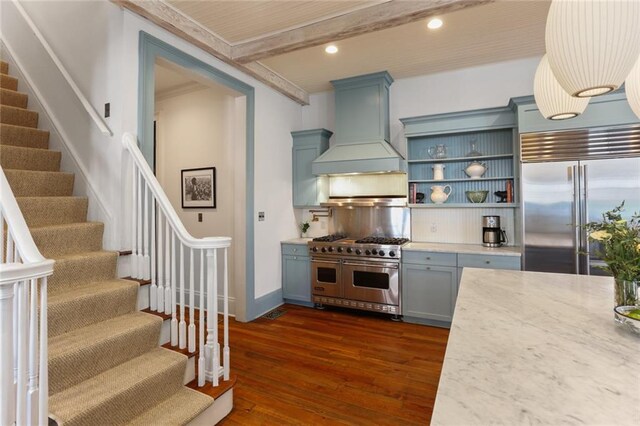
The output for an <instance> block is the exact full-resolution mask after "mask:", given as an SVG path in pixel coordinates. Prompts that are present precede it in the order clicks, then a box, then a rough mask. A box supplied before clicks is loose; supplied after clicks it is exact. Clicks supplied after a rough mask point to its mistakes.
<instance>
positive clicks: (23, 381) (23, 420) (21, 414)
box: [16, 281, 29, 425]
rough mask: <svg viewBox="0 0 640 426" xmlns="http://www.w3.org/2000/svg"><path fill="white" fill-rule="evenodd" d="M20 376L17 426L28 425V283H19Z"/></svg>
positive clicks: (18, 357) (17, 385)
mask: <svg viewBox="0 0 640 426" xmlns="http://www.w3.org/2000/svg"><path fill="white" fill-rule="evenodd" d="M16 297H17V299H18V356H17V358H16V360H17V361H18V362H17V365H18V375H17V377H16V392H17V397H16V424H18V425H24V424H27V362H28V356H29V355H28V353H27V282H26V281H20V282H19V283H18V291H17V294H16Z"/></svg>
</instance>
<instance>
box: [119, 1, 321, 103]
mask: <svg viewBox="0 0 640 426" xmlns="http://www.w3.org/2000/svg"><path fill="white" fill-rule="evenodd" d="M111 1H112V2H113V3H115V4H118V5H120V6H121V7H123V8H125V9H128V10H130V11H132V12H135V13H137V14H138V15H140V16H142V17H143V18H146V19H148V20H150V21H151V22H153V23H154V24H156V25H158V26H160V27H162V28H164V29H165V30H167V31H169V32H170V33H172V34H175V35H177V36H178V37H180V38H182V39H184V40H186V41H188V42H189V43H191V44H193V45H195V46H197V47H199V48H200V49H202V50H204V51H205V52H207V53H210V54H211V55H213V56H215V57H216V58H218V59H220V60H221V61H224V62H226V63H228V64H230V65H232V66H234V67H235V68H237V69H239V70H240V71H242V72H244V73H246V74H249V75H250V76H252V77H254V78H255V79H257V80H258V81H261V82H262V83H264V84H266V85H267V86H269V87H271V88H273V89H275V90H277V91H278V92H280V93H282V94H283V95H285V96H287V97H289V98H291V99H293V100H294V101H296V102H297V103H299V104H301V105H308V104H309V94H308V93H307V92H305V91H304V90H303V89H301V88H300V87H298V86H296V85H295V84H293V83H292V82H290V81H289V80H287V79H285V78H284V77H282V76H281V75H280V74H278V73H276V72H275V71H273V70H271V69H270V68H268V67H266V66H264V65H262V64H261V63H259V62H254V63H244V64H241V63H239V62H237V61H235V60H234V59H233V58H232V57H231V51H232V46H231V45H230V44H229V43H227V42H226V41H225V40H223V39H221V38H220V37H218V36H217V35H215V34H214V33H212V32H211V31H209V30H207V29H206V28H204V27H203V26H201V25H199V24H198V23H197V22H195V21H194V20H192V19H191V18H189V17H188V16H186V15H184V14H183V13H182V12H180V11H178V10H177V9H175V8H174V7H172V6H171V5H169V4H168V3H165V2H164V1H163V0H111Z"/></svg>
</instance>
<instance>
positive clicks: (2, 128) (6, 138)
mask: <svg viewBox="0 0 640 426" xmlns="http://www.w3.org/2000/svg"><path fill="white" fill-rule="evenodd" d="M0 144H1V145H11V146H23V147H25V148H42V149H47V148H49V132H48V131H46V130H40V129H33V128H31V127H24V126H14V125H12V124H0Z"/></svg>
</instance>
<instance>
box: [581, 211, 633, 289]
mask: <svg viewBox="0 0 640 426" xmlns="http://www.w3.org/2000/svg"><path fill="white" fill-rule="evenodd" d="M623 210H624V201H623V202H622V204H620V205H619V206H618V207H616V208H614V209H613V210H610V211H608V212H605V213H603V215H602V221H599V222H589V223H587V224H586V225H584V227H585V228H586V229H587V231H589V239H590V240H591V241H597V242H598V243H599V244H598V245H599V248H598V249H596V255H597V256H598V257H600V258H601V259H602V260H604V262H605V263H606V265H605V266H602V267H600V268H601V269H603V270H605V271H608V272H610V273H611V274H612V275H613V276H614V277H615V278H616V279H617V280H626V281H637V280H640V214H639V213H638V212H635V213H633V214H632V215H631V218H630V219H629V220H627V219H624V218H623V217H622V211H623Z"/></svg>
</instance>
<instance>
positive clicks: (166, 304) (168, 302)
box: [164, 217, 175, 346]
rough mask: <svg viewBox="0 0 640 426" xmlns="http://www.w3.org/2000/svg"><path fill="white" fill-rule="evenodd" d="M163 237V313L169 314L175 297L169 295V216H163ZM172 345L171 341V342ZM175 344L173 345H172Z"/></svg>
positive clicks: (173, 310)
mask: <svg viewBox="0 0 640 426" xmlns="http://www.w3.org/2000/svg"><path fill="white" fill-rule="evenodd" d="M164 220H165V228H164V229H165V233H164V235H165V237H166V239H167V245H166V246H165V248H164V257H165V262H164V263H165V268H166V269H165V275H164V279H165V281H164V313H165V314H170V313H173V312H175V309H174V306H175V299H174V298H173V297H171V292H172V291H173V293H174V294H175V289H173V290H172V288H171V280H170V277H171V267H172V265H173V259H175V253H174V255H173V257H170V256H169V246H170V245H171V241H170V237H169V236H170V235H171V233H170V231H169V218H168V217H165V218H164ZM173 278H174V281H175V276H174V277H173ZM172 345H173V343H172ZM173 346H175V345H173Z"/></svg>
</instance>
